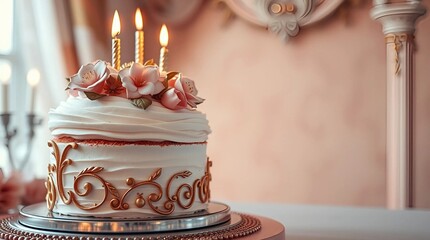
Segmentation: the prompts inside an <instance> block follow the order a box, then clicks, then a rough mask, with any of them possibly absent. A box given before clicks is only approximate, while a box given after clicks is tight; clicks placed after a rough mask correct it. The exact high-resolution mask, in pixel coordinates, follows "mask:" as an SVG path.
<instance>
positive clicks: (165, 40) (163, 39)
mask: <svg viewBox="0 0 430 240" xmlns="http://www.w3.org/2000/svg"><path fill="white" fill-rule="evenodd" d="M167 44H169V33H168V32H167V27H166V24H163V26H162V27H161V31H160V45H161V46H162V47H167Z"/></svg>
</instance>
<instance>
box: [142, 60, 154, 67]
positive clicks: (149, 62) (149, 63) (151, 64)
mask: <svg viewBox="0 0 430 240" xmlns="http://www.w3.org/2000/svg"><path fill="white" fill-rule="evenodd" d="M154 65H155V63H154V59H149V60H148V61H146V62H145V63H144V64H143V66H154Z"/></svg>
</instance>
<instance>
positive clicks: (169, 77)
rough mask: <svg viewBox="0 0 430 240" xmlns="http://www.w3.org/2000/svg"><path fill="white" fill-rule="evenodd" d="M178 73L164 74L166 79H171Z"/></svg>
mask: <svg viewBox="0 0 430 240" xmlns="http://www.w3.org/2000/svg"><path fill="white" fill-rule="evenodd" d="M178 74H179V72H168V73H167V76H166V80H167V81H169V80H170V79H172V78H173V77H175V76H176V75H178Z"/></svg>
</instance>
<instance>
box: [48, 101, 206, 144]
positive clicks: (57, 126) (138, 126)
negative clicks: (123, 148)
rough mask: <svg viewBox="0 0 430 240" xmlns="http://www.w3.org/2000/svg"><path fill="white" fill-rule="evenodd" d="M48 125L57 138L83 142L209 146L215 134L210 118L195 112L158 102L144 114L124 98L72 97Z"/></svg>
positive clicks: (55, 112)
mask: <svg viewBox="0 0 430 240" xmlns="http://www.w3.org/2000/svg"><path fill="white" fill-rule="evenodd" d="M48 125H49V129H50V130H51V133H52V136H54V137H55V138H63V137H72V138H74V139H79V140H89V139H104V140H110V141H128V142H135V141H154V142H163V141H172V142H178V143H191V142H205V141H206V140H207V139H208V134H209V133H210V132H211V130H210V128H209V125H208V120H207V119H206V115H205V114H203V113H201V112H199V111H197V110H195V109H181V110H175V111H174V110H170V109H167V108H165V107H163V106H162V105H161V104H160V103H158V102H154V103H153V104H152V105H151V106H150V107H148V108H147V109H145V110H144V109H140V108H137V107H135V106H133V104H132V103H131V101H130V100H128V99H124V98H120V97H103V98H100V99H98V100H97V101H91V100H89V99H87V98H80V97H69V98H68V99H67V101H64V102H61V104H60V106H58V107H57V108H56V109H52V110H51V111H50V112H49V122H48Z"/></svg>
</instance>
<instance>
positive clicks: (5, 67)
mask: <svg viewBox="0 0 430 240" xmlns="http://www.w3.org/2000/svg"><path fill="white" fill-rule="evenodd" d="M11 73H12V71H11V69H10V65H9V63H5V64H1V65H0V80H1V82H2V95H3V108H2V109H3V113H8V112H9V109H8V106H9V101H8V100H9V79H10V75H11Z"/></svg>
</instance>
